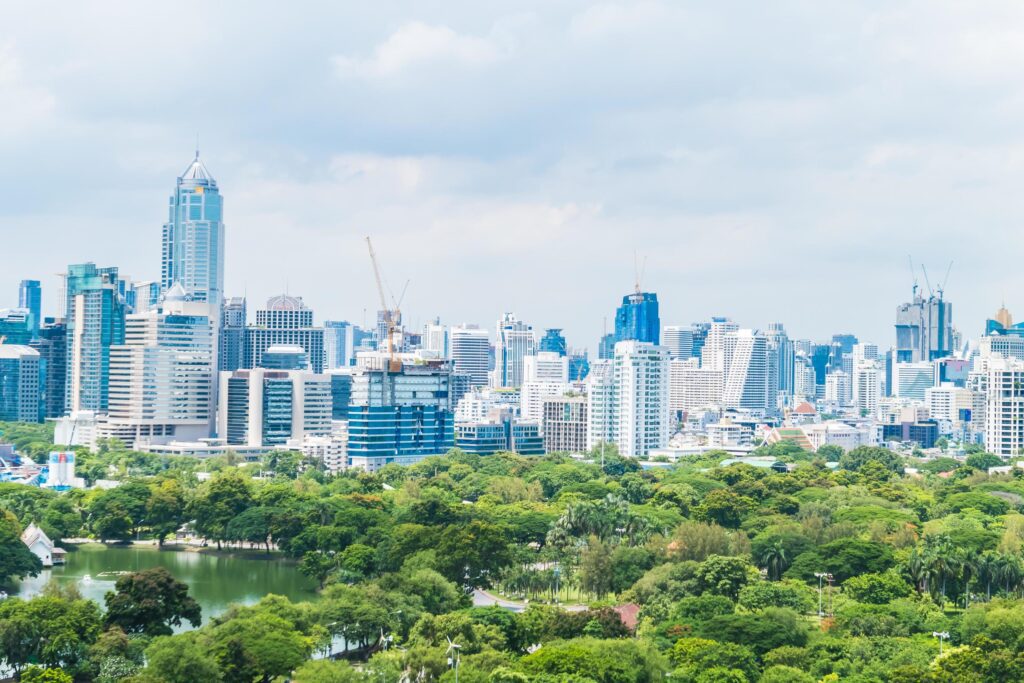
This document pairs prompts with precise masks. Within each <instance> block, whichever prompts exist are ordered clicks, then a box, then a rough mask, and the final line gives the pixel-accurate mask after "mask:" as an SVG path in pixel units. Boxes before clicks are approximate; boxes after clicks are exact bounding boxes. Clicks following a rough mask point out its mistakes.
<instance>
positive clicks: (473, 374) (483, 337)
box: [449, 325, 491, 387]
mask: <svg viewBox="0 0 1024 683" xmlns="http://www.w3.org/2000/svg"><path fill="white" fill-rule="evenodd" d="M449 344H450V347H451V359H452V373H453V374H458V375H462V376H464V377H467V378H468V379H469V386H470V387H482V386H486V384H487V365H488V356H489V355H490V347H491V342H490V339H489V338H488V334H487V330H481V329H480V328H479V327H477V326H476V325H456V326H455V327H453V328H452V329H451V335H450V337H449Z"/></svg>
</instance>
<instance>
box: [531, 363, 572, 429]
mask: <svg viewBox="0 0 1024 683" xmlns="http://www.w3.org/2000/svg"><path fill="white" fill-rule="evenodd" d="M568 390H569V358H568V357H567V356H563V355H559V354H558V353H557V352H555V351H541V352H540V353H538V354H537V355H535V356H526V357H525V358H524V359H523V383H522V386H521V387H520V389H519V415H520V417H521V418H522V419H523V420H528V421H531V422H537V423H540V421H541V419H542V418H543V416H544V400H545V399H547V398H549V397H553V396H561V395H562V394H564V393H565V392H566V391H568Z"/></svg>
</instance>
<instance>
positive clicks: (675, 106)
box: [0, 0, 1024, 349]
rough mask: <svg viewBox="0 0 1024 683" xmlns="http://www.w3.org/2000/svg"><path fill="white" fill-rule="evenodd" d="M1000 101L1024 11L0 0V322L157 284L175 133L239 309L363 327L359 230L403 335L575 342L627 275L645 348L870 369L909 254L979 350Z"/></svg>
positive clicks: (608, 312)
mask: <svg viewBox="0 0 1024 683" xmlns="http://www.w3.org/2000/svg"><path fill="white" fill-rule="evenodd" d="M58 5H62V6H60V7H58ZM855 5H856V6H855ZM1022 86H1024V3H1021V2H1019V0H1017V1H1007V2H996V1H993V2H986V3H974V2H956V3H951V2H938V1H936V0H928V1H923V0H922V1H921V2H894V1H886V2H860V3H849V2H823V1H822V0H808V1H807V2H786V1H779V2H770V3H766V2H760V1H750V2H728V1H719V2H701V3H696V2H692V3H689V2H678V1H675V2H664V3H659V2H623V3H618V4H616V3H607V4H604V3H602V4H594V3H584V2H568V1H560V0H544V1H542V2H536V3H527V2H484V3H481V2H466V1H462V0H457V1H456V0H445V1H443V2H431V1H426V0H418V1H415V2H388V3H368V2H359V3H357V2H345V3H338V2H321V3H282V2H273V3H269V2H267V3H254V2H244V3H243V2H238V3H220V2H217V3H211V2H202V3H192V2H185V1H177V2H173V3H160V4H155V3H140V2H104V3H73V2H66V3H32V2H21V3H19V2H7V3H3V5H2V7H0V188H2V189H0V293H2V294H0V307H3V306H10V305H15V304H16V303H17V300H16V292H17V283H18V281H19V280H21V279H22V278H39V279H42V280H43V281H44V286H45V287H46V289H45V290H44V308H45V309H46V310H47V312H49V313H53V312H55V311H56V301H55V298H56V286H57V285H56V278H55V277H54V274H55V273H58V272H60V271H62V270H63V269H64V268H66V266H67V264H68V263H72V262H83V261H89V260H92V261H96V262H97V263H98V264H100V265H117V266H119V267H121V269H122V270H123V272H125V273H127V274H129V275H131V276H132V277H134V278H136V279H140V280H141V279H156V278H157V277H158V275H159V249H160V227H161V224H162V223H163V221H164V220H165V218H166V205H167V198H168V196H169V195H170V193H171V191H172V189H173V186H174V179H175V177H176V176H177V175H178V174H180V173H181V172H182V171H183V170H184V169H185V167H186V166H187V165H188V163H189V161H190V159H191V157H192V154H193V147H194V145H195V138H196V135H197V133H198V135H199V141H200V143H199V144H200V147H201V149H202V156H203V159H204V160H205V162H206V164H207V166H208V168H209V169H210V171H211V172H212V173H213V175H214V176H215V177H216V178H217V180H218V182H219V184H220V188H221V192H222V193H223V195H224V196H225V215H226V224H227V245H228V246H227V266H226V270H227V276H226V279H227V289H228V294H230V295H239V294H242V293H247V294H248V296H249V300H250V311H251V310H252V309H254V308H256V307H257V305H261V303H262V302H263V301H264V300H265V299H266V298H267V297H269V296H270V295H272V294H276V293H279V292H281V291H284V290H285V289H287V290H288V291H289V292H290V293H292V294H295V295H300V296H302V297H304V298H305V300H306V301H307V303H308V304H309V305H310V306H311V307H312V308H313V309H314V311H315V313H316V316H317V319H318V320H323V319H325V318H335V319H338V318H347V319H351V320H354V321H356V322H360V321H361V320H362V319H363V315H364V309H366V310H368V311H369V312H370V313H368V314H367V316H368V319H372V316H373V313H372V311H373V310H375V309H376V308H377V297H376V291H375V288H374V286H373V279H372V272H371V269H370V264H369V259H368V257H367V254H366V248H365V244H364V242H363V237H364V236H365V235H372V237H373V239H374V243H375V247H376V250H377V253H378V255H379V257H380V260H381V263H382V267H383V270H384V275H385V277H386V279H387V280H388V281H389V282H390V284H391V286H392V287H393V288H394V289H395V290H400V289H401V286H402V284H403V283H404V282H405V280H406V279H409V280H411V284H410V286H409V291H408V294H407V295H406V299H405V302H404V306H403V309H404V312H405V318H406V322H407V323H409V324H412V325H417V324H422V323H423V322H425V321H427V320H428V319H431V318H433V317H434V316H440V317H441V319H442V320H443V321H446V322H461V321H471V322H477V323H479V324H481V325H482V326H486V327H488V328H489V329H493V327H494V321H495V320H496V319H497V317H498V316H499V315H500V314H501V312H502V311H514V312H516V313H517V314H518V315H519V317H520V318H523V319H525V320H527V321H528V322H530V323H532V324H533V325H534V327H535V328H537V329H538V330H539V329H541V328H544V327H564V328H565V330H566V335H567V337H568V340H569V343H570V345H578V346H589V347H590V348H591V349H594V348H595V347H596V340H597V337H598V336H599V335H600V333H601V329H602V321H603V319H604V318H605V317H607V318H609V320H610V319H611V318H612V316H613V315H614V309H615V306H616V305H617V303H618V301H619V300H620V299H621V297H622V295H623V294H625V293H627V292H628V291H630V290H631V289H632V287H633V280H634V265H633V264H634V259H633V253H634V250H636V251H638V252H639V254H640V255H641V257H642V258H646V259H647V267H646V271H645V273H644V277H643V286H644V288H645V289H648V290H653V291H655V292H657V293H658V296H659V299H660V300H661V316H662V322H663V323H665V324H671V323H688V322H691V321H695V320H700V319H705V318H707V317H709V316H711V315H727V316H730V317H732V318H733V319H735V320H736V321H737V322H739V323H740V324H741V325H743V326H750V327H765V326H767V324H768V323H769V322H772V321H776V320H778V321H782V322H784V323H785V325H786V327H787V328H788V329H789V331H790V333H791V335H792V336H796V337H809V338H816V339H817V338H827V337H828V336H830V335H831V334H833V333H836V332H853V333H855V334H858V335H859V336H861V338H862V339H867V340H871V341H875V342H877V343H879V344H880V345H889V344H891V343H892V341H893V336H894V335H893V331H892V323H893V319H894V315H895V307H896V305H897V304H898V303H900V302H901V301H903V300H905V299H906V298H907V297H908V296H909V293H910V286H911V275H910V272H909V267H908V265H907V256H908V254H910V255H912V256H913V258H914V260H915V262H923V263H924V264H925V265H926V266H927V267H928V269H929V276H930V279H931V283H932V286H933V287H937V286H939V284H940V282H941V280H942V279H943V275H944V273H945V271H946V267H947V265H948V264H949V261H950V260H954V261H955V263H954V265H953V268H952V273H951V275H950V276H949V281H948V285H947V287H946V293H947V298H948V299H949V300H950V301H952V302H953V305H954V321H955V323H956V325H957V327H959V328H960V329H961V330H962V331H963V332H964V333H965V334H971V335H973V334H976V333H978V331H979V329H980V327H981V325H982V323H983V320H984V317H985V316H987V315H990V314H991V313H992V312H994V311H995V309H996V308H997V307H998V306H999V304H1000V301H1001V300H1002V299H1004V298H1005V300H1006V304H1007V306H1008V307H1009V308H1010V309H1011V311H1014V310H1015V309H1016V312H1017V313H1018V315H1020V316H1021V317H1024V296H1022V293H1021V284H1022V280H1024V273H1022V269H1021V268H1020V267H1019V264H1020V262H1021V256H1022V250H1024V231H1022V230H1021V227H1022V218H1024V207H1022V194H1024V193H1022V187H1024V88H1022ZM919 277H920V273H919ZM922 284H923V278H922ZM250 315H251V313H250Z"/></svg>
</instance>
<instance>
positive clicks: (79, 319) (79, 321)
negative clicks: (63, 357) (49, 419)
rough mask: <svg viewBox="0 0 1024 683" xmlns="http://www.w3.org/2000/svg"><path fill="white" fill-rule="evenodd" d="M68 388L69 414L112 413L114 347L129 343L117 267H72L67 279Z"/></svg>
mask: <svg viewBox="0 0 1024 683" xmlns="http://www.w3.org/2000/svg"><path fill="white" fill-rule="evenodd" d="M65 291H66V297H67V298H66V305H65V314H64V319H65V320H66V321H67V335H68V341H67V347H68V348H67V350H68V356H67V358H68V361H67V387H66V392H65V393H66V397H67V398H66V400H65V410H66V411H67V412H69V413H72V414H74V413H77V412H79V411H91V412H93V413H106V412H107V403H108V397H109V391H110V348H111V347H112V346H116V345H118V344H123V343H124V326H125V302H124V298H123V297H122V296H121V293H120V289H119V280H118V277H117V268H97V267H96V265H95V264H93V263H83V264H79V265H72V266H68V272H67V275H66V276H65Z"/></svg>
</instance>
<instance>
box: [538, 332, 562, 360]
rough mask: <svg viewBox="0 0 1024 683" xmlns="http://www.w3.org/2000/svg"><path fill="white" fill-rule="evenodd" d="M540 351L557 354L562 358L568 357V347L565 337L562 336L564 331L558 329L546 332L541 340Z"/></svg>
mask: <svg viewBox="0 0 1024 683" xmlns="http://www.w3.org/2000/svg"><path fill="white" fill-rule="evenodd" d="M538 350H539V351H549V352H551V353H557V354H558V355H560V356H564V355H566V353H568V347H567V346H566V344H565V337H564V336H562V330H561V329H558V328H550V329H547V330H544V336H543V337H541V338H540V345H539V346H538Z"/></svg>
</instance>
